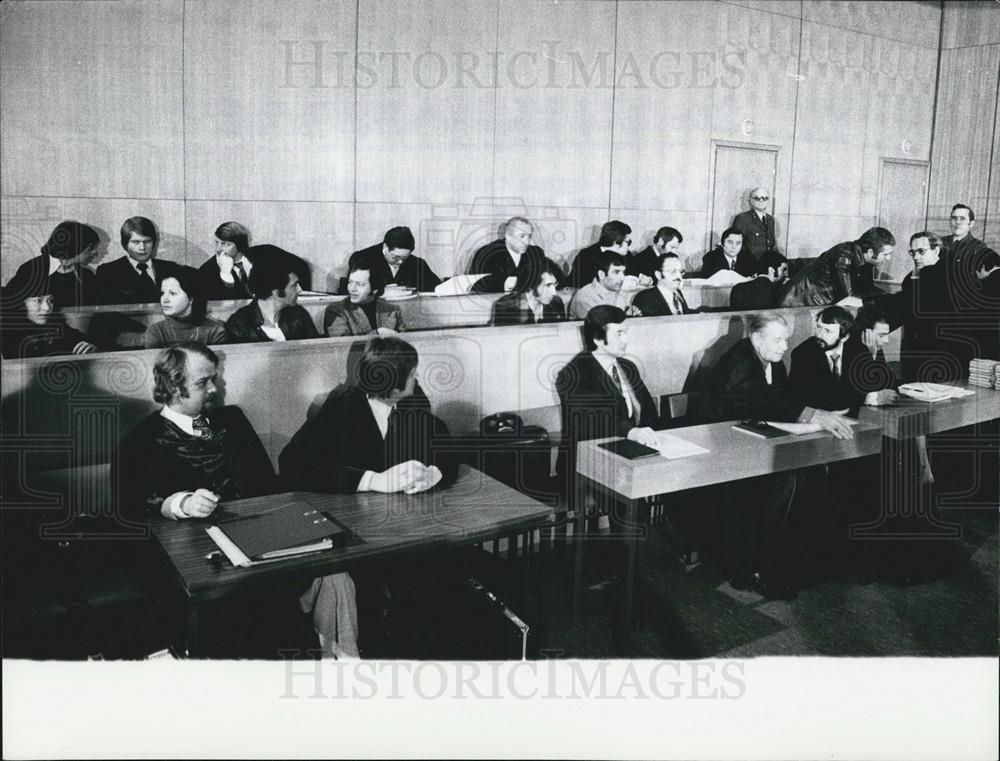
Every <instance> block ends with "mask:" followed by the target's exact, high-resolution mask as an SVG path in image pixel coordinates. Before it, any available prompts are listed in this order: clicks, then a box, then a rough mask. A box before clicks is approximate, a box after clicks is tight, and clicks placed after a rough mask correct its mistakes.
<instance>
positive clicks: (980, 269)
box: [976, 249, 1000, 302]
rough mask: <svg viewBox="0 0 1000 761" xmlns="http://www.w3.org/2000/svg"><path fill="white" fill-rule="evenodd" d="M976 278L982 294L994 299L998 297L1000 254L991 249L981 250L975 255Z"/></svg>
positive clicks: (999, 290) (999, 289)
mask: <svg viewBox="0 0 1000 761" xmlns="http://www.w3.org/2000/svg"><path fill="white" fill-rule="evenodd" d="M976 279H978V280H979V288H980V290H981V291H982V294H983V295H984V296H985V297H986V298H988V299H992V300H994V302H995V301H996V299H1000V254H997V252H996V251H993V250H992V249H990V250H988V251H982V252H980V253H979V254H978V256H977V257H976Z"/></svg>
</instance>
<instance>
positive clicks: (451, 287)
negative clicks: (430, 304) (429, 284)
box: [434, 275, 486, 296]
mask: <svg viewBox="0 0 1000 761" xmlns="http://www.w3.org/2000/svg"><path fill="white" fill-rule="evenodd" d="M484 277H486V275H455V276H453V277H450V278H448V279H447V280H445V281H444V282H443V283H441V284H440V285H439V286H438V287H437V288H435V289H434V295H435V296H459V295H461V294H463V293H469V292H470V291H471V290H472V286H474V285H475V284H476V283H478V282H479V281H480V280H482V279H483V278H484Z"/></svg>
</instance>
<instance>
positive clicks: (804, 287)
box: [780, 227, 896, 307]
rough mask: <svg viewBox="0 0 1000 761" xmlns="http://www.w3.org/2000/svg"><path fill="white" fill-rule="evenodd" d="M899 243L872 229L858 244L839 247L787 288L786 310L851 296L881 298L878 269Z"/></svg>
mask: <svg viewBox="0 0 1000 761" xmlns="http://www.w3.org/2000/svg"><path fill="white" fill-rule="evenodd" d="M895 245H896V239H895V238H894V237H893V236H892V233H891V232H889V231H888V230H886V229H885V228H884V227H872V228H869V229H868V230H866V231H865V233H864V235H862V236H861V237H860V238H858V239H857V240H856V241H845V242H844V243H838V244H837V245H836V246H834V247H833V248H831V249H829V250H828V251H824V252H823V253H822V254H820V255H819V256H818V257H816V258H815V259H810V260H807V263H806V264H805V265H804V266H803V267H802V268H801V269H799V270H798V271H797V272H796V273H795V274H794V275H793V276H792V278H791V279H790V280H789V281H788V284H787V285H786V286H785V292H784V294H783V295H782V298H781V302H780V305H781V306H783V307H801V306H827V305H828V304H836V303H837V302H838V301H840V300H841V299H843V298H846V297H848V296H856V297H858V298H860V299H866V298H871V297H878V296H880V295H881V294H882V293H883V292H882V291H881V290H880V289H879V288H877V287H876V286H875V276H874V272H875V267H876V266H879V265H882V264H884V263H885V262H888V261H889V259H890V258H891V257H892V250H893V248H894V247H895Z"/></svg>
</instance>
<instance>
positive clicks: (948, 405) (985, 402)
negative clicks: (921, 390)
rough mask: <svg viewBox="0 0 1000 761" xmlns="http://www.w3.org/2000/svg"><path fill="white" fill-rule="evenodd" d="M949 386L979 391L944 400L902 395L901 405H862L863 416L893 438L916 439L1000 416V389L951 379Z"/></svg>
mask: <svg viewBox="0 0 1000 761" xmlns="http://www.w3.org/2000/svg"><path fill="white" fill-rule="evenodd" d="M946 385H948V386H957V387H959V388H963V389H970V390H972V391H974V392H975V394H974V395H972V396H965V397H962V398H960V399H946V400H945V401H942V402H921V401H920V400H918V399H910V398H909V397H905V396H903V395H900V397H899V402H898V403H897V404H892V405H886V406H882V407H862V408H861V412H860V415H859V418H860V419H861V420H862V421H864V422H866V423H873V424H875V425H878V426H881V428H882V431H883V433H884V435H885V436H887V437H889V438H891V439H912V438H914V437H916V436H926V435H928V434H932V433H940V432H942V431H950V430H952V429H955V428H963V427H965V426H967V425H976V424H977V423H983V422H986V421H988V420H995V419H997V418H1000V390H997V389H990V388H982V387H981V386H973V385H971V384H969V382H968V381H966V380H961V381H948V382H947V384H946Z"/></svg>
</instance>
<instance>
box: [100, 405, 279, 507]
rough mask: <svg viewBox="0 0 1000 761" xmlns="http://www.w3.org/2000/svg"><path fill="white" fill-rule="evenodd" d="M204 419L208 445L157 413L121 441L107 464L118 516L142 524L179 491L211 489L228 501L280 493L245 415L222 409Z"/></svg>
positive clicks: (228, 408)
mask: <svg viewBox="0 0 1000 761" xmlns="http://www.w3.org/2000/svg"><path fill="white" fill-rule="evenodd" d="M208 418H209V422H210V425H211V427H212V431H213V433H214V435H213V437H212V439H211V440H205V439H199V438H195V437H192V436H189V435H188V434H186V433H184V432H183V431H182V430H181V429H180V428H178V427H177V426H176V425H174V424H173V423H172V422H170V421H169V420H167V419H166V418H165V417H163V415H161V414H160V412H159V410H157V411H156V412H153V413H151V414H150V415H148V416H147V417H146V418H144V419H143V420H142V421H141V422H140V423H139V424H138V425H137V426H136V427H135V428H133V429H132V430H131V431H130V432H129V433H128V434H127V435H126V436H125V437H124V438H123V439H122V440H121V444H120V445H119V447H118V452H117V453H116V455H115V456H114V457H113V458H112V460H111V485H112V488H111V493H112V494H113V495H118V506H117V509H118V512H117V514H118V515H121V516H123V517H125V518H129V519H132V520H141V519H143V518H144V517H145V516H146V515H147V514H149V513H158V512H159V510H160V506H161V504H162V503H163V500H165V499H166V498H167V497H169V496H170V495H171V494H175V493H177V492H180V491H195V490H196V489H209V490H211V491H213V492H215V493H217V494H219V495H220V496H221V497H222V499H223V500H229V499H242V498H246V497H256V496H260V495H262V494H270V493H273V492H276V491H278V490H279V485H278V483H277V479H276V478H275V476H274V468H273V467H272V466H271V460H270V458H268V456H267V452H266V451H265V450H264V446H263V444H261V442H260V439H259V438H258V437H257V434H256V432H254V430H253V427H252V426H251V425H250V421H249V420H247V419H246V416H245V415H244V414H243V411H242V410H240V408H239V407H233V406H226V407H221V408H219V409H217V410H213V411H211V412H209V413H208Z"/></svg>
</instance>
